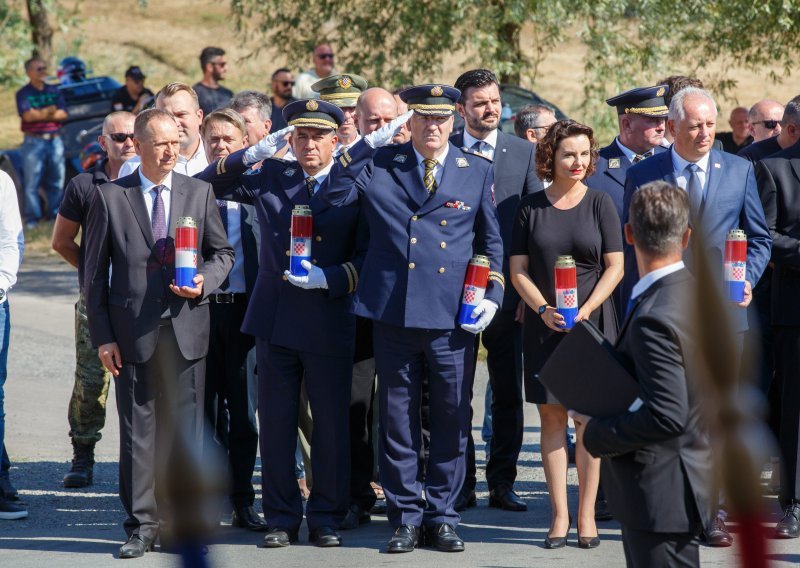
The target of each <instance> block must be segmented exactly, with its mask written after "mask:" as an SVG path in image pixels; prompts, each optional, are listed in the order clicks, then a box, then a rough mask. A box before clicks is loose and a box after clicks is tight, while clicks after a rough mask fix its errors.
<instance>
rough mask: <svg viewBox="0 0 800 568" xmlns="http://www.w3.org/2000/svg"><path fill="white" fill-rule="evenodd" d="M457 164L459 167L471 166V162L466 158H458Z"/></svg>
mask: <svg viewBox="0 0 800 568" xmlns="http://www.w3.org/2000/svg"><path fill="white" fill-rule="evenodd" d="M456 165H457V166H458V167H459V168H468V167H469V162H468V161H467V159H466V158H456Z"/></svg>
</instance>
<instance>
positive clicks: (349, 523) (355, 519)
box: [339, 503, 372, 531]
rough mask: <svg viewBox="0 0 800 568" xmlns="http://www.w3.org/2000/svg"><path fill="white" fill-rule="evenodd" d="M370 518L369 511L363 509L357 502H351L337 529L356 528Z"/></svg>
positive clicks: (347, 529)
mask: <svg viewBox="0 0 800 568" xmlns="http://www.w3.org/2000/svg"><path fill="white" fill-rule="evenodd" d="M371 520H372V517H370V516H369V511H365V510H364V509H362V508H361V507H360V506H359V505H358V504H356V503H353V504H352V505H350V508H349V509H348V510H347V514H346V515H345V516H344V519H343V520H342V522H341V523H339V530H343V531H349V530H352V529H357V528H358V527H359V526H360V525H363V524H365V523H368V522H370V521H371Z"/></svg>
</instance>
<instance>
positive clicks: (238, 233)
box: [214, 201, 247, 294]
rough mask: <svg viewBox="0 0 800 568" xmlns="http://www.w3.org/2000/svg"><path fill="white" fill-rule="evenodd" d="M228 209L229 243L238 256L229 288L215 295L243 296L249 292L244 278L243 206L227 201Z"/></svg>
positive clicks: (229, 274)
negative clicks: (230, 294)
mask: <svg viewBox="0 0 800 568" xmlns="http://www.w3.org/2000/svg"><path fill="white" fill-rule="evenodd" d="M225 203H226V204H227V207H228V213H227V216H228V219H227V221H228V222H227V225H226V226H227V229H228V235H227V236H228V242H229V243H230V244H231V246H232V247H233V252H234V253H235V254H236V256H234V258H233V268H231V271H230V272H229V273H228V287H227V288H225V289H224V290H223V289H222V288H217V289H216V290H214V293H215V294H218V293H219V292H232V293H234V294H243V293H245V292H247V283H246V281H245V277H244V248H242V206H241V205H240V204H239V203H237V202H236V201H226V202H225Z"/></svg>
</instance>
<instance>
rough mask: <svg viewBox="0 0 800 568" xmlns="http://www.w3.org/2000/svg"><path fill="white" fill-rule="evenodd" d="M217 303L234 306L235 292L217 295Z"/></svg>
mask: <svg viewBox="0 0 800 568" xmlns="http://www.w3.org/2000/svg"><path fill="white" fill-rule="evenodd" d="M217 303H218V304H232V303H233V292H221V293H219V294H217Z"/></svg>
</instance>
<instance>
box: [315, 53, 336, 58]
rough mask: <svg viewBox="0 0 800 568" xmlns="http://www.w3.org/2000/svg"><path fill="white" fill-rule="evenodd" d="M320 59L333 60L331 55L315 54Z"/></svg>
mask: <svg viewBox="0 0 800 568" xmlns="http://www.w3.org/2000/svg"><path fill="white" fill-rule="evenodd" d="M317 57H319V58H320V59H333V53H320V54H317Z"/></svg>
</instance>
